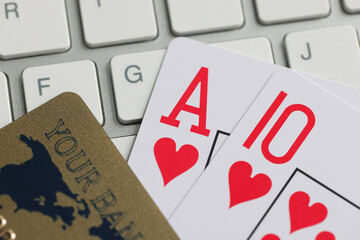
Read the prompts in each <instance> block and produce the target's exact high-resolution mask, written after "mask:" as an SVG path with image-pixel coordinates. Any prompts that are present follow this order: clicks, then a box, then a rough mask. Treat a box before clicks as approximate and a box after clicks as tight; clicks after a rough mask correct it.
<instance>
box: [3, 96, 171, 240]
mask: <svg viewBox="0 0 360 240" xmlns="http://www.w3.org/2000/svg"><path fill="white" fill-rule="evenodd" d="M0 215H2V216H4V217H5V218H6V220H7V225H6V227H5V228H4V229H6V228H8V229H10V228H11V229H12V230H13V231H14V232H15V233H16V236H17V239H37V240H39V239H47V240H48V239H90V240H91V239H94V240H96V239H106V240H108V239H109V240H112V239H117V240H138V239H147V240H149V239H156V240H157V239H178V237H177V236H176V234H175V233H174V231H173V230H172V228H171V227H170V225H169V224H168V222H167V221H166V219H165V218H164V217H163V215H162V214H161V212H160V211H159V209H158V208H157V206H156V205H155V204H154V202H153V201H152V199H151V198H150V196H149V195H148V194H147V192H146V191H145V189H144V188H143V187H142V185H141V184H140V182H139V181H138V179H137V178H136V176H135V175H134V173H133V172H132V171H131V169H130V168H129V167H128V165H127V163H126V162H125V161H124V159H123V158H122V156H121V155H120V153H119V152H118V151H117V149H116V148H115V146H114V145H113V143H112V141H111V140H110V139H109V137H108V136H107V134H106V133H105V132H104V130H103V129H102V128H101V126H100V125H99V123H98V122H97V120H96V119H95V117H94V116H93V115H92V114H91V112H90V111H89V109H88V108H87V106H86V105H85V103H84V102H83V101H82V100H81V98H80V97H79V96H77V95H75V94H73V93H64V94H62V95H60V96H58V97H56V98H54V99H53V100H51V101H49V102H48V103H46V104H44V105H42V106H41V107H39V108H37V109H36V110H34V111H32V112H30V113H29V114H27V115H25V116H24V117H22V118H20V119H18V120H17V121H15V122H14V123H12V124H10V125H8V126H6V127H5V128H3V129H1V130H0ZM4 229H3V232H4ZM0 234H1V233H0Z"/></svg>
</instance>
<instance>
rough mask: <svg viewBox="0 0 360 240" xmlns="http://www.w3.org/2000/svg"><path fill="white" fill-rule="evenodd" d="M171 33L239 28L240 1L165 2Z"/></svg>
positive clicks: (173, 0)
mask: <svg viewBox="0 0 360 240" xmlns="http://www.w3.org/2000/svg"><path fill="white" fill-rule="evenodd" d="M167 2H168V8H169V14H170V19H171V28H172V31H173V32H174V33H175V34H177V35H187V34H197V33H205V32H212V31H221V30H228V29H234V28H240V27H241V26H242V25H243V24H244V15H243V9H242V6H241V1H240V0H226V1H224V0H196V1H194V0H167Z"/></svg>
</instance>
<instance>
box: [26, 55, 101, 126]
mask: <svg viewBox="0 0 360 240" xmlns="http://www.w3.org/2000/svg"><path fill="white" fill-rule="evenodd" d="M23 83H24V92H25V102H26V107H27V111H31V110H33V109H35V108H36V107H38V106H40V105H41V104H43V103H45V102H47V101H48V100H50V99H52V98H54V97H56V96H57V95H59V94H61V93H64V92H74V93H76V94H78V95H79V96H80V97H81V98H82V99H83V100H84V102H85V103H86V104H87V106H88V107H89V109H90V110H91V111H92V113H93V114H94V116H95V117H96V119H97V120H98V121H99V123H100V124H103V123H104V119H103V113H102V107H101V101H100V93H99V86H98V80H97V74H96V68H95V64H94V63H93V62H92V61H90V60H83V61H77V62H69V63H60V64H54V65H47V66H41V67H30V68H27V69H25V70H24V72H23Z"/></svg>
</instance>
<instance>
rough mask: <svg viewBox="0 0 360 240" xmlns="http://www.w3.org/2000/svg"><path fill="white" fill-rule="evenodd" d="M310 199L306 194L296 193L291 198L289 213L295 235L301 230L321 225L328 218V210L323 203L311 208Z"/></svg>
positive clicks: (315, 204)
mask: <svg viewBox="0 0 360 240" xmlns="http://www.w3.org/2000/svg"><path fill="white" fill-rule="evenodd" d="M309 203H310V197H309V195H308V194H307V193H305V192H300V191H299V192H295V193H294V194H293V195H291V197H290V201H289V212H290V222H291V230H290V233H293V232H295V231H297V230H299V229H302V228H306V227H310V226H313V225H315V224H318V223H321V222H322V221H324V220H325V218H326V216H327V208H326V207H325V205H324V204H322V203H314V204H313V205H312V206H311V207H310V206H309Z"/></svg>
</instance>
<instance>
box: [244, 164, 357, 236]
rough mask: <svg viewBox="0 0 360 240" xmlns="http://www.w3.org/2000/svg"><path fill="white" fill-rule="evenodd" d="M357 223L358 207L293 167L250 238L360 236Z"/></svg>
mask: <svg viewBox="0 0 360 240" xmlns="http://www.w3.org/2000/svg"><path fill="white" fill-rule="evenodd" d="M339 223H340V224H341V223H342V224H344V225H345V224H346V226H344V225H343V226H340V227H339ZM359 223H360V208H358V207H356V206H354V204H353V203H352V202H351V201H349V200H347V199H345V198H343V197H342V196H341V195H339V194H337V193H336V192H335V191H333V190H332V189H330V188H328V187H327V186H326V185H324V184H322V183H320V182H318V181H317V180H316V179H314V178H312V177H311V176H309V175H307V174H306V173H305V172H302V171H301V170H299V169H296V170H295V172H294V174H293V175H292V176H291V177H290V179H289V180H288V181H287V182H286V184H285V186H284V187H283V189H282V190H281V191H280V193H279V195H278V196H277V197H276V198H275V200H274V202H273V203H272V204H271V205H270V207H269V209H268V210H267V211H266V214H265V215H264V218H263V219H262V220H261V221H260V222H259V223H258V224H257V227H256V228H255V229H254V231H253V232H252V234H251V236H250V238H249V239H254V240H255V239H262V240H276V237H277V239H294V240H303V239H315V240H335V239H360V229H359Z"/></svg>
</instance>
